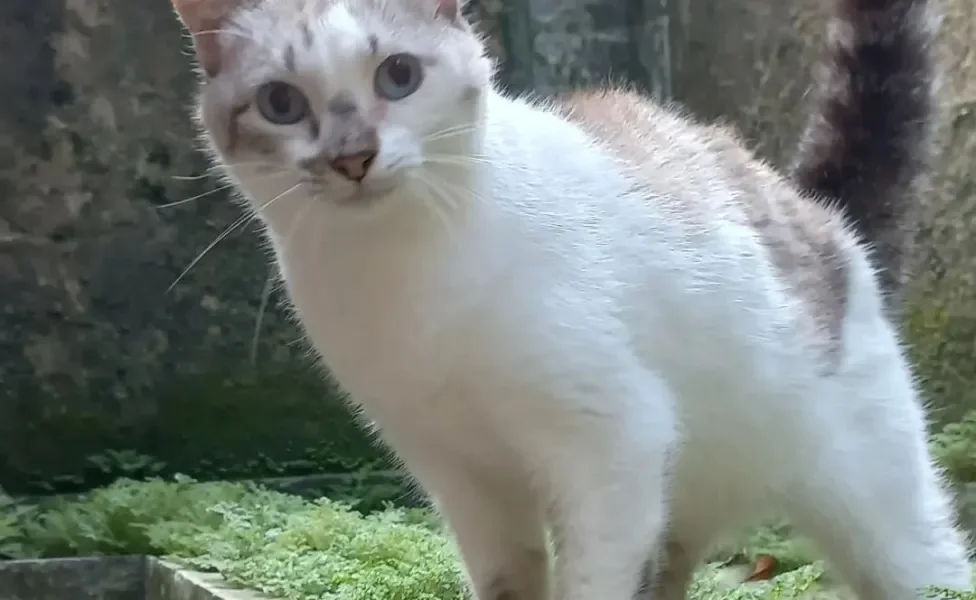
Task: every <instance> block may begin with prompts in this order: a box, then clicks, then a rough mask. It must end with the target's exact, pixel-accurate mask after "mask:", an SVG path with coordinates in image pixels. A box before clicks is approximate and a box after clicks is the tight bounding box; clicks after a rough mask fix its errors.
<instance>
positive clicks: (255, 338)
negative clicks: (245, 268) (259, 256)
mask: <svg viewBox="0 0 976 600" xmlns="http://www.w3.org/2000/svg"><path fill="white" fill-rule="evenodd" d="M273 270H274V263H271V264H269V265H268V271H269V273H268V277H267V279H265V281H264V289H263V290H261V304H260V305H258V316H257V318H256V319H255V320H254V334H253V335H252V336H251V353H250V361H251V365H256V364H257V362H258V343H259V342H260V340H261V323H262V322H263V321H264V311H265V310H267V308H268V302H270V300H271V290H272V288H273V287H274V272H273Z"/></svg>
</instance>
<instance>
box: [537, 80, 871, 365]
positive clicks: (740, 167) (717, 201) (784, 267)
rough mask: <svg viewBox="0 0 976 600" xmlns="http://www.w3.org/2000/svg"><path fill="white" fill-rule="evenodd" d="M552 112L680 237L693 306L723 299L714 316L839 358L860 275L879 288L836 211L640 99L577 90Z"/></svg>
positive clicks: (729, 144)
mask: <svg viewBox="0 0 976 600" xmlns="http://www.w3.org/2000/svg"><path fill="white" fill-rule="evenodd" d="M553 108H554V111H555V113H556V114H557V115H559V116H561V117H562V118H564V119H566V120H567V121H569V122H571V123H573V124H575V125H577V126H579V127H580V128H581V129H582V130H583V131H584V132H586V133H587V134H588V135H590V136H591V137H592V138H593V140H594V142H595V143H596V144H597V145H599V146H600V147H601V148H603V149H604V150H605V151H606V152H608V153H610V154H612V155H613V156H614V157H615V158H616V159H617V161H619V163H620V165H621V169H622V170H623V171H624V172H625V173H626V174H627V177H628V178H629V179H630V181H631V184H632V186H633V189H634V190H635V192H636V196H638V197H639V198H640V199H641V201H642V202H643V203H644V206H643V207H641V208H643V209H646V210H647V212H648V214H649V215H650V218H649V219H648V222H655V223H658V224H659V225H661V226H662V227H664V228H667V229H670V230H671V232H670V235H672V236H677V237H672V239H671V240H670V241H669V243H671V244H674V240H675V239H679V240H680V241H681V242H683V244H684V246H685V247H684V248H683V255H682V256H683V257H684V258H689V257H690V259H689V262H690V263H693V264H692V265H691V268H689V269H688V273H690V275H691V277H692V278H691V279H688V280H686V283H687V284H688V286H689V287H691V288H694V289H688V290H684V292H685V293H686V294H687V295H688V301H689V303H690V304H691V305H694V304H695V302H694V298H693V296H695V295H696V294H697V295H699V296H702V295H708V296H710V297H715V298H719V299H721V298H724V299H726V300H728V301H729V302H728V303H724V304H725V305H724V306H722V307H721V308H718V309H717V310H716V313H715V316H716V317H717V318H728V317H731V318H735V317H734V313H735V311H736V310H737V309H744V310H745V311H748V312H750V313H751V314H753V315H754V316H758V317H759V318H760V319H767V320H769V319H772V320H775V321H778V323H777V326H778V325H784V326H785V327H786V328H787V329H791V330H793V332H792V333H799V334H800V336H801V337H802V338H803V339H805V340H807V341H808V342H811V343H812V345H813V346H814V347H815V348H814V349H815V351H816V352H818V353H825V354H826V355H828V356H829V355H831V354H835V353H836V352H838V351H839V348H840V346H841V337H842V335H843V321H844V318H845V314H846V312H847V309H848V298H849V295H850V292H851V289H850V287H851V280H852V275H853V276H854V277H855V278H856V279H864V276H865V275H867V279H868V280H869V281H867V282H866V283H867V286H868V288H870V287H872V286H873V284H872V282H871V281H870V273H863V272H862V271H865V269H867V270H869V268H868V267H867V264H866V263H864V262H863V261H861V260H860V259H861V255H860V253H859V252H858V249H857V241H856V239H855V237H854V236H853V234H852V233H851V232H850V231H849V229H848V228H847V227H846V226H845V224H844V221H843V219H842V217H841V216H840V214H838V213H837V212H835V211H833V210H831V209H830V208H828V206H827V205H825V204H824V203H821V202H819V201H817V200H816V199H814V198H810V197H808V196H806V195H804V194H803V193H801V192H800V191H799V190H798V189H797V188H796V186H795V185H793V183H792V182H791V181H790V180H788V179H787V178H786V177H784V176H783V175H781V174H780V173H778V172H777V171H776V170H775V169H773V168H771V167H770V166H768V165H767V164H765V163H764V162H762V161H761V160H759V159H757V158H756V157H755V155H754V154H753V153H752V152H751V151H750V150H749V149H748V148H746V147H745V145H744V144H743V143H742V142H741V141H740V140H739V138H738V137H737V135H736V134H735V132H733V131H732V130H731V129H727V128H724V127H719V126H706V125H701V124H699V123H696V122H694V121H693V120H691V119H689V118H688V117H687V116H685V115H683V114H681V113H679V112H677V111H675V110H672V109H670V108H667V107H662V106H660V105H658V104H656V103H654V102H653V101H651V100H649V99H647V98H644V97H643V96H641V95H640V94H638V93H636V92H632V91H628V90H598V91H579V92H575V93H572V94H568V95H565V96H562V97H559V98H557V99H555V100H554V102H553ZM634 219H635V220H636V221H641V220H642V219H640V216H639V215H637V214H635V215H634ZM659 231H662V230H659ZM854 263H856V264H854ZM715 284H718V285H715ZM723 288H724V289H723ZM697 308H700V307H697ZM700 317H702V318H707V317H706V315H700ZM767 324H768V323H767ZM742 325H743V326H747V325H748V326H750V327H751V326H753V324H752V323H748V324H747V323H745V322H743V323H742ZM733 328H734V327H733ZM789 337H793V336H792V335H789Z"/></svg>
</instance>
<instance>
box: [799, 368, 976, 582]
mask: <svg viewBox="0 0 976 600" xmlns="http://www.w3.org/2000/svg"><path fill="white" fill-rule="evenodd" d="M874 358H877V357H874ZM829 387H830V389H829V391H828V394H827V395H826V397H825V396H824V395H821V397H819V398H811V399H810V402H820V403H834V404H836V405H837V407H838V410H837V411H836V412H835V411H833V410H830V411H823V412H821V413H820V414H821V415H822V416H823V415H828V414H833V415H834V416H833V418H831V419H826V418H825V419H824V420H823V421H822V425H823V429H824V430H823V431H820V432H816V431H813V430H810V431H809V433H810V434H811V439H812V438H813V437H817V436H819V437H820V438H821V439H820V442H819V444H809V445H807V444H800V445H798V446H797V447H796V448H792V449H789V451H790V452H795V453H796V455H795V459H793V460H795V461H796V464H795V468H796V471H797V474H798V476H797V477H796V478H795V479H794V480H793V483H794V485H793V487H792V489H790V490H788V491H786V492H785V494H786V499H785V506H784V508H786V510H787V513H788V516H789V518H790V520H791V521H792V522H793V524H794V525H795V526H796V527H797V529H798V530H799V531H800V533H802V534H805V535H807V536H809V537H810V538H811V539H812V540H813V541H814V542H815V543H816V544H817V545H819V546H820V547H821V549H822V550H823V551H824V552H825V554H826V555H827V558H828V559H829V562H830V563H832V566H833V568H834V569H835V570H836V571H838V572H839V574H841V575H842V576H843V577H844V578H845V579H846V580H847V582H848V583H849V584H850V585H851V586H852V587H853V588H854V590H855V592H856V593H857V594H858V596H859V597H860V598H861V599H862V600H915V599H916V598H921V597H924V595H923V592H922V591H920V590H921V589H922V588H925V587H927V586H939V587H944V588H950V589H956V590H969V589H971V580H970V566H969V560H968V559H969V556H968V552H967V546H966V543H965V539H964V536H963V535H962V534H961V533H960V532H959V530H958V529H957V528H956V525H955V518H954V511H953V507H952V502H951V499H950V496H949V494H948V493H947V491H946V489H945V487H944V484H943V482H942V478H941V476H940V473H939V472H938V470H937V469H936V467H935V466H934V463H933V460H932V457H931V455H930V453H929V449H928V444H927V435H926V428H925V420H924V414H923V410H922V407H921V405H920V404H919V402H918V400H917V398H916V391H915V388H914V385H913V382H912V378H911V376H910V373H909V371H908V368H907V366H906V365H905V364H904V361H903V359H902V358H901V357H900V356H899V354H898V352H897V351H896V350H892V352H891V353H890V355H889V357H888V358H884V357H882V360H872V361H870V362H866V363H865V364H864V367H863V368H861V369H859V370H853V369H852V370H850V371H848V372H846V373H841V374H840V375H838V376H836V377H835V378H833V379H832V381H831V383H830V386H829ZM820 406H823V404H821V405H820ZM810 421H811V422H813V423H815V422H817V419H811V420H810ZM785 450H786V449H781V450H780V452H781V453H782V452H784V451H785Z"/></svg>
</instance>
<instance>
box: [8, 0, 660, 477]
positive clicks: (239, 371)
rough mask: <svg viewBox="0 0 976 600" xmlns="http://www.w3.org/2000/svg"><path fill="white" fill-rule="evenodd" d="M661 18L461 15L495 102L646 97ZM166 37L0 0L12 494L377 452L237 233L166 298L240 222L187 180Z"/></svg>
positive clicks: (43, 3)
mask: <svg viewBox="0 0 976 600" xmlns="http://www.w3.org/2000/svg"><path fill="white" fill-rule="evenodd" d="M667 6H668V1H667V0H628V1H627V2H610V1H607V0H574V1H572V2H566V1H558V0H531V1H529V2H513V3H508V2H505V3H504V5H503V3H502V1H501V0H473V1H471V2H469V3H468V10H469V12H470V13H471V15H472V17H473V19H474V20H475V21H476V22H477V23H478V27H479V28H480V30H481V31H482V32H484V34H485V35H486V36H487V38H488V40H489V45H490V47H491V49H492V51H493V52H494V53H495V54H497V55H498V57H499V58H500V69H499V77H500V80H501V81H502V83H503V84H505V85H507V86H509V87H511V88H512V89H515V90H525V89H530V88H537V89H538V90H540V91H541V92H543V93H547V92H550V91H554V90H560V89H565V88H567V87H570V86H575V85H581V84H584V83H592V82H596V81H601V80H603V79H606V78H607V77H608V76H612V77H613V78H615V79H621V80H631V81H634V82H636V83H637V84H638V85H640V86H642V87H645V88H647V89H652V90H656V91H657V92H658V93H660V94H666V93H667V90H668V88H669V86H670V83H669V81H670V74H669V71H668V70H667V69H665V68H662V66H661V65H664V64H666V62H667V59H668V57H669V46H668V43H667V39H668V37H667V34H668V30H669V27H670V25H669V21H668V19H669V18H670V16H669V15H670V13H669V12H668V9H667ZM180 35H181V32H180V29H179V25H178V23H177V20H176V19H175V17H174V16H173V15H172V14H171V9H170V7H169V3H168V2H165V1H162V2H114V1H110V0H6V1H5V2H3V3H0V50H2V51H3V52H4V56H16V57H18V60H6V61H3V62H2V63H0V86H2V89H3V92H4V98H5V99H6V101H5V104H4V109H3V111H0V198H2V201H0V290H2V292H0V381H3V385H2V386H0V485H3V486H5V487H7V488H8V491H9V492H11V493H43V492H46V491H64V492H70V491H74V490H77V489H82V488H85V487H88V486H90V485H95V484H99V483H103V482H104V481H106V480H109V479H111V478H112V477H114V476H115V475H117V474H125V475H135V476H141V475H145V474H153V473H170V472H174V471H179V472H186V473H189V474H191V475H194V476H198V477H234V476H256V475H265V474H272V475H293V474H303V473H308V472H314V471H327V470H333V469H343V468H358V467H359V466H361V464H362V462H363V461H365V460H367V459H368V460H373V459H377V458H378V457H379V454H378V453H376V452H373V451H370V450H369V443H368V441H367V440H366V439H365V437H364V436H362V435H361V434H359V432H358V430H357V429H356V428H354V427H352V425H351V421H350V418H349V416H348V413H347V412H346V411H345V409H344V408H343V406H342V405H341V402H340V401H339V399H338V395H337V393H336V392H335V390H334V389H333V388H330V387H329V386H327V385H326V384H325V383H323V382H322V381H321V378H320V376H319V373H318V370H317V369H316V368H315V367H313V366H312V364H311V361H310V360H309V359H308V358H307V353H306V350H305V348H304V347H303V346H302V345H301V344H299V343H296V342H297V340H298V339H299V332H298V330H297V328H296V327H295V326H294V325H293V324H291V323H290V322H289V321H288V319H287V317H286V315H285V312H284V311H283V310H281V309H280V307H279V306H278V304H279V303H280V301H281V300H282V298H281V295H280V293H278V292H272V293H271V296H270V302H268V303H267V304H266V305H265V303H264V302H263V300H264V298H265V295H266V286H267V283H268V277H269V275H270V273H271V271H270V269H269V266H268V258H267V257H266V256H265V255H264V254H263V252H262V250H261V249H260V248H259V244H258V243H257V237H256V234H255V231H254V227H249V226H245V227H242V228H240V231H239V232H237V233H235V234H233V235H230V236H228V237H227V238H226V239H224V240H223V241H222V242H220V243H219V244H218V245H216V246H215V247H214V248H213V249H212V250H211V251H210V252H208V253H207V255H206V256H205V257H204V258H203V259H202V260H200V261H199V263H197V264H196V265H195V266H194V267H193V268H192V269H191V270H190V272H189V273H188V274H187V275H186V276H185V277H183V278H182V279H181V280H180V282H179V283H178V284H177V285H176V286H175V287H174V288H173V289H172V290H171V291H167V288H168V287H169V286H170V285H171V284H172V283H173V282H174V281H175V280H176V279H177V278H178V276H179V275H180V273H181V272H182V271H183V270H184V268H186V267H187V265H189V264H190V263H191V262H192V261H193V260H194V259H195V258H196V257H197V256H198V255H199V253H200V252H201V251H202V250H203V249H204V248H206V247H207V246H208V244H210V243H211V241H212V240H214V239H215V238H216V237H217V236H218V235H219V234H220V233H221V232H222V231H224V230H225V228H227V227H228V226H230V225H231V224H232V223H233V222H234V221H235V219H237V218H238V216H239V215H240V214H241V213H240V211H239V209H238V207H236V206H235V205H234V204H233V203H232V202H231V201H229V199H228V197H227V194H226V193H225V192H224V191H215V190H217V184H216V183H215V182H214V181H213V180H212V179H211V178H208V177H203V175H205V174H206V173H207V167H208V165H207V163H206V161H205V158H204V156H203V155H202V154H201V153H199V152H197V151H196V150H195V149H194V132H193V130H192V128H191V121H190V118H189V106H190V104H191V99H192V89H193V76H192V73H191V70H190V68H189V65H190V63H189V52H188V49H187V44H186V43H185V40H184V43H183V44H181V43H180V41H179V40H180V39H181V37H180ZM659 59H660V60H659ZM662 61H663V62H662ZM187 178H191V179H187ZM207 192H213V193H210V194H209V195H207V196H204V197H201V198H200V199H198V200H195V201H192V202H186V203H184V204H181V205H179V206H174V207H170V208H163V206H162V205H164V204H168V203H172V202H178V201H180V200H184V199H187V198H189V197H192V196H197V195H200V194H204V193H207ZM255 340H257V341H255Z"/></svg>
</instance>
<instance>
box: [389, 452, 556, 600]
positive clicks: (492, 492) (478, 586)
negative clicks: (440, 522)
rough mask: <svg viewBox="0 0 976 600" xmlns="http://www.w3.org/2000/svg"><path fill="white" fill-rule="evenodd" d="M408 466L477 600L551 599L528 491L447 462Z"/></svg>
mask: <svg viewBox="0 0 976 600" xmlns="http://www.w3.org/2000/svg"><path fill="white" fill-rule="evenodd" d="M407 462H408V463H410V462H414V465H415V466H413V467H411V471H412V473H413V475H414V477H416V478H417V480H418V481H419V482H420V484H421V485H422V486H423V487H424V488H425V489H426V490H427V491H428V493H429V494H430V495H431V498H432V499H433V501H434V503H435V505H436V508H437V510H438V512H439V513H440V515H441V516H442V517H443V518H444V519H445V521H447V524H448V526H449V528H450V529H451V532H452V534H453V535H454V538H455V540H456V541H457V545H458V547H459V549H460V551H461V556H462V559H463V561H464V566H465V570H466V571H467V574H468V578H469V579H470V582H471V586H472V588H473V590H474V593H475V597H476V598H477V600H548V599H549V557H548V553H547V547H546V537H545V529H544V523H543V519H542V515H541V514H540V510H539V508H538V507H539V503H538V501H537V499H536V498H535V497H534V495H533V494H532V493H531V492H530V491H529V489H528V488H527V487H522V486H521V485H519V484H518V483H517V481H516V480H515V479H514V478H513V479H509V478H508V477H507V476H502V477H501V478H496V477H493V476H492V475H488V474H484V473H479V472H477V471H475V470H471V469H467V468H462V467H461V465H459V464H456V463H455V462H454V461H453V460H451V459H450V458H449V457H439V458H437V459H435V458H433V457H427V458H426V459H425V460H424V461H423V465H422V466H419V465H418V464H417V463H416V461H409V460H408V461H407Z"/></svg>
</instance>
